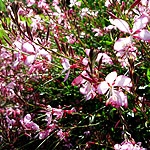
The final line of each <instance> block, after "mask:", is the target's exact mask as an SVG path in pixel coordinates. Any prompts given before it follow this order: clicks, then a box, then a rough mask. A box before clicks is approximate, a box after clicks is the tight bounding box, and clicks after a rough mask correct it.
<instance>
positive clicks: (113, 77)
mask: <svg viewBox="0 0 150 150" xmlns="http://www.w3.org/2000/svg"><path fill="white" fill-rule="evenodd" d="M116 78H117V72H116V71H113V72H111V73H109V74H108V75H107V76H106V79H105V80H106V82H107V83H109V84H110V86H112V84H113V83H114V81H115V80H116Z"/></svg>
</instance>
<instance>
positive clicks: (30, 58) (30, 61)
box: [24, 55, 36, 65]
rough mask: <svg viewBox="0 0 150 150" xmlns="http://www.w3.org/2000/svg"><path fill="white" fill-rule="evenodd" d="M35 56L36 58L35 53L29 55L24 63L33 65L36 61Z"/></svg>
mask: <svg viewBox="0 0 150 150" xmlns="http://www.w3.org/2000/svg"><path fill="white" fill-rule="evenodd" d="M35 58H36V56H35V55H30V56H27V58H26V60H25V62H24V64H25V65H31V64H32V63H33V62H34V60H35Z"/></svg>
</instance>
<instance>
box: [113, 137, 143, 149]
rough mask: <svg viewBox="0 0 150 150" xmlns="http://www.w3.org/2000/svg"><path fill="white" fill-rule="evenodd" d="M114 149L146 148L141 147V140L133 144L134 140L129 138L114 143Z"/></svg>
mask: <svg viewBox="0 0 150 150" xmlns="http://www.w3.org/2000/svg"><path fill="white" fill-rule="evenodd" d="M133 140H134V139H133ZM114 149H115V150H146V149H145V148H143V147H141V142H138V143H137V144H135V143H134V142H131V141H129V140H125V141H124V142H122V143H121V144H115V145H114Z"/></svg>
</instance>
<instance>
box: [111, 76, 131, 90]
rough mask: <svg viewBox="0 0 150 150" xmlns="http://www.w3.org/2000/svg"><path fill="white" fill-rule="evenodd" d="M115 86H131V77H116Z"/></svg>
mask: <svg viewBox="0 0 150 150" xmlns="http://www.w3.org/2000/svg"><path fill="white" fill-rule="evenodd" d="M114 86H121V87H125V86H131V79H130V78H129V77H127V76H124V75H120V76H118V77H117V78H116V81H115V84H114Z"/></svg>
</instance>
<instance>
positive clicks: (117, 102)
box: [106, 91, 128, 108]
mask: <svg viewBox="0 0 150 150" xmlns="http://www.w3.org/2000/svg"><path fill="white" fill-rule="evenodd" d="M108 104H111V105H112V106H114V107H116V108H118V107H120V106H125V107H127V106H128V101H127V96H126V95H125V94H124V93H123V92H122V91H114V93H113V95H112V96H111V97H110V98H109V99H108V100H107V101H106V105H108Z"/></svg>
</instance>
